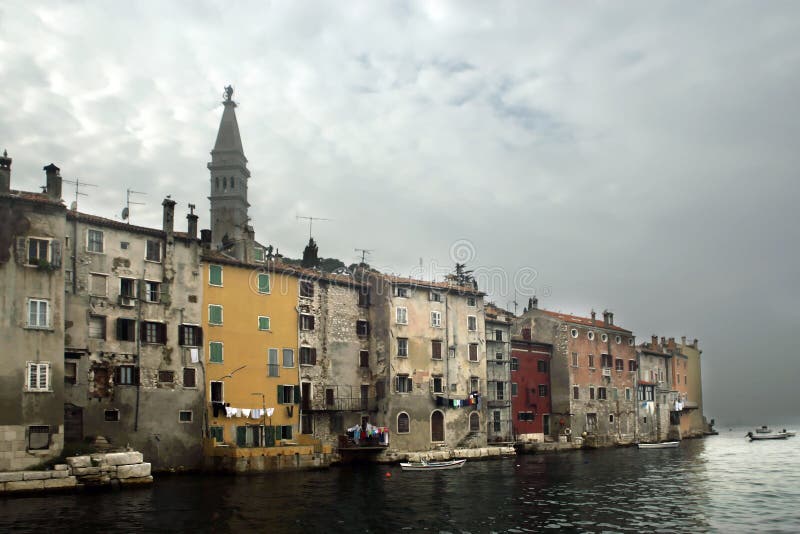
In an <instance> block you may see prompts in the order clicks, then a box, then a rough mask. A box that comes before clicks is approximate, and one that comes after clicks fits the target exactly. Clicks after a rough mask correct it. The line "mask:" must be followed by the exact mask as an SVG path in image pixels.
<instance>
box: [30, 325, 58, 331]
mask: <svg viewBox="0 0 800 534" xmlns="http://www.w3.org/2000/svg"><path fill="white" fill-rule="evenodd" d="M23 328H24V329H25V330H39V331H41V332H55V328H53V327H52V326H31V325H25V326H24V327H23Z"/></svg>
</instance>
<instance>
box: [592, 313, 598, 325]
mask: <svg viewBox="0 0 800 534" xmlns="http://www.w3.org/2000/svg"><path fill="white" fill-rule="evenodd" d="M595 316H597V314H596V313H595V312H594V310H592V325H594V318H595Z"/></svg>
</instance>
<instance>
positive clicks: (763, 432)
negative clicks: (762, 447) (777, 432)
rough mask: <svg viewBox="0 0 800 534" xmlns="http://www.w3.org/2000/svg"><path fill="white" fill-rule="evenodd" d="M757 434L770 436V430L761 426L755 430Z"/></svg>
mask: <svg viewBox="0 0 800 534" xmlns="http://www.w3.org/2000/svg"><path fill="white" fill-rule="evenodd" d="M756 433H757V434H772V429H771V428H770V427H768V426H767V425H761V426H760V427H759V428H756Z"/></svg>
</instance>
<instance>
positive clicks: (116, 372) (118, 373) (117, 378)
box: [114, 366, 122, 384]
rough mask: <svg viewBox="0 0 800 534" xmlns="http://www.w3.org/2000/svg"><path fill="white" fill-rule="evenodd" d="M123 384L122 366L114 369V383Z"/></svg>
mask: <svg viewBox="0 0 800 534" xmlns="http://www.w3.org/2000/svg"><path fill="white" fill-rule="evenodd" d="M120 382H122V368H121V367H120V366H117V367H114V383H115V384H119V383H120Z"/></svg>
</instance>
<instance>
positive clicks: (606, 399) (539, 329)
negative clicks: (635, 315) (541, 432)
mask: <svg viewBox="0 0 800 534" xmlns="http://www.w3.org/2000/svg"><path fill="white" fill-rule="evenodd" d="M603 315H604V317H603V320H600V321H598V320H597V319H596V318H595V314H594V312H592V314H591V318H589V317H578V316H575V315H567V314H562V313H556V312H551V311H548V310H542V309H539V308H537V307H536V304H535V303H533V305H532V306H531V309H529V310H528V311H526V312H525V313H524V314H523V315H522V316H521V317H519V318H518V319H517V320H516V321H515V322H514V326H513V329H512V337H520V338H522V337H523V336H522V333H523V330H526V331H527V330H529V331H530V336H531V340H532V341H535V342H538V343H544V344H547V345H552V347H553V355H552V361H551V366H550V380H551V389H552V391H551V403H552V413H551V418H552V419H553V420H554V423H555V424H553V425H551V433H552V434H553V435H554V436H569V439H571V440H573V441H574V440H577V439H580V440H581V441H582V442H583V443H585V444H586V445H588V446H606V445H613V444H619V443H630V442H632V441H633V439H634V433H635V429H636V413H635V409H636V406H635V391H634V388H635V375H636V373H635V370H636V349H635V347H634V344H635V340H634V336H633V334H632V333H631V332H630V331H629V330H625V329H624V328H620V327H619V326H617V325H615V324H614V315H613V313H610V312H605V313H604V314H603Z"/></svg>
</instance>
